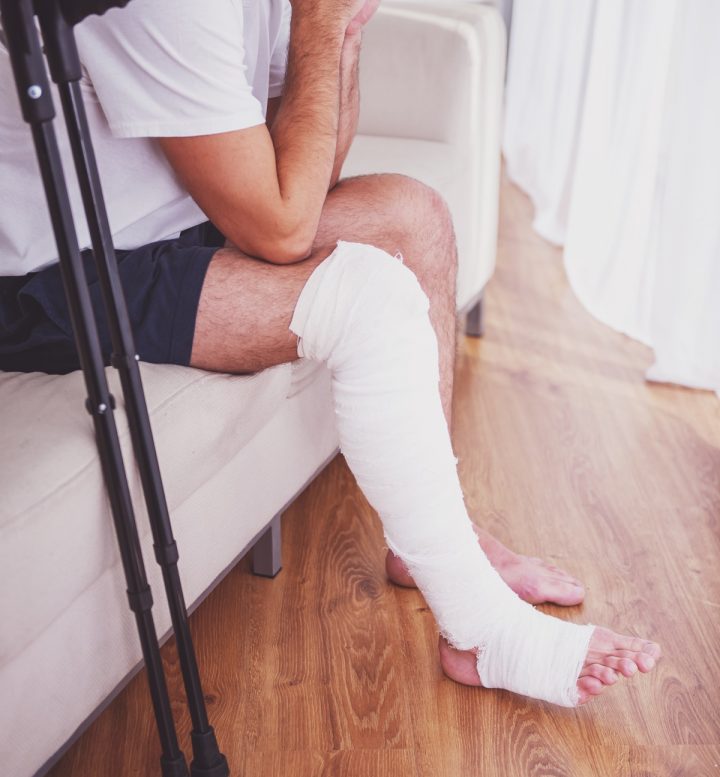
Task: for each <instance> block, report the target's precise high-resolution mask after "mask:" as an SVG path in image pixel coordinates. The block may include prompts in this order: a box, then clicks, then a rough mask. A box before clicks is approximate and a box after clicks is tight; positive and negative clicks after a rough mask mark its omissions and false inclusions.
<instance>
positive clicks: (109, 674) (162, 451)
mask: <svg viewBox="0 0 720 777" xmlns="http://www.w3.org/2000/svg"><path fill="white" fill-rule="evenodd" d="M503 64H504V31H503V28H502V23H501V21H500V17H499V15H498V14H497V12H496V11H495V10H494V9H492V8H490V7H486V6H482V5H480V6H478V5H472V4H464V3H457V2H442V0H441V2H438V3H437V4H435V5H432V4H424V5H423V6H422V8H420V7H415V6H412V5H408V4H404V5H403V6H402V7H396V6H388V7H387V8H383V9H382V10H381V11H380V12H379V14H378V16H377V18H376V19H375V20H374V21H373V23H372V25H371V27H370V29H369V30H368V32H367V35H366V44H365V54H364V60H363V66H362V90H363V108H362V119H361V134H360V136H359V137H358V138H357V140H356V143H355V145H354V147H353V150H352V152H351V156H350V159H349V160H348V165H347V168H346V174H353V175H354V174H358V173H364V172H373V171H397V172H402V173H406V174H408V175H412V176H414V177H417V178H420V179H421V180H424V181H426V182H427V183H430V184H432V185H434V186H435V187H436V188H437V189H438V190H439V191H440V192H441V193H443V194H444V195H445V197H446V199H447V200H448V202H449V204H450V207H451V210H452V212H453V215H454V218H455V221H456V225H457V233H458V242H459V246H460V280H459V285H458V304H459V306H460V308H461V309H467V308H471V307H472V306H473V305H474V304H475V303H476V302H477V301H478V299H479V296H480V293H481V292H482V288H483V286H484V284H485V282H486V280H487V278H488V277H489V275H490V273H491V272H492V267H493V264H494V245H495V234H496V224H497V188H498V169H499V168H498V164H499V139H498V124H499V117H500V110H499V103H500V94H501V89H502V79H503V72H502V71H503ZM142 372H143V378H144V383H145V389H146V394H147V398H148V404H149V407H150V412H151V419H152V425H153V429H154V432H155V436H156V442H157V447H158V453H159V459H160V464H161V469H162V471H163V475H164V479H165V487H166V492H167V495H168V501H169V505H170V509H171V515H172V519H173V528H174V532H175V535H176V538H177V541H178V545H179V549H180V573H181V576H182V580H183V585H184V588H185V595H186V599H187V601H188V603H190V604H191V606H192V607H194V606H197V604H198V603H199V602H200V601H201V600H202V598H203V597H204V595H206V593H207V592H208V591H209V590H210V589H211V588H212V587H213V586H214V585H215V583H216V582H217V581H218V579H219V578H221V577H222V576H223V575H224V574H225V572H226V571H227V570H228V569H229V568H231V567H232V566H233V565H234V564H235V563H236V561H237V559H238V558H240V557H241V556H242V555H243V554H244V553H245V552H246V551H247V550H248V549H249V548H251V547H253V546H255V548H256V550H255V570H256V571H257V572H259V573H261V574H267V575H273V574H275V573H276V572H277V571H278V569H279V566H280V559H279V529H280V522H279V517H278V516H279V515H280V513H281V512H282V510H283V508H284V507H285V506H286V505H287V504H289V503H290V502H291V501H292V500H293V499H294V498H295V496H296V495H297V494H298V493H299V492H300V491H301V490H302V489H303V488H304V487H305V486H306V485H307V483H308V482H310V481H311V480H312V478H313V477H314V476H315V474H316V473H317V472H318V471H319V470H321V469H322V468H323V467H324V465H325V463H326V462H327V461H328V460H329V459H330V458H331V457H332V456H333V455H334V454H335V452H336V450H337V445H338V441H337V436H336V432H335V427H334V420H333V412H332V404H331V397H330V386H329V380H328V374H327V372H326V371H325V369H324V368H319V367H316V366H314V365H312V364H310V363H307V362H304V361H298V362H296V363H294V364H292V365H290V364H287V365H282V366H280V367H277V368H273V369H270V370H266V371H264V372H261V373H258V374H256V375H252V376H229V375H220V374H212V373H205V372H201V371H199V370H193V369H186V368H181V367H172V366H158V365H148V364H145V365H142ZM108 373H109V376H110V379H111V385H112V388H113V393H114V394H115V396H116V397H117V398H118V401H119V412H118V418H119V424H120V429H121V436H122V442H123V447H124V450H125V451H126V456H127V457H128V458H129V449H130V445H129V440H128V433H127V429H126V427H125V424H124V415H123V412H122V401H121V400H120V398H121V392H120V390H119V386H118V382H117V379H116V375H115V374H114V371H112V370H109V371H108ZM83 401H84V391H83V387H82V378H81V375H80V374H79V373H72V374H70V375H65V376H48V375H44V374H39V373H35V374H20V373H0V429H2V437H3V446H2V448H1V449H0V473H2V474H1V475H0V477H1V478H2V480H1V482H0V487H1V489H2V498H1V499H0V590H1V591H2V595H1V598H0V624H2V626H1V628H0V698H1V699H2V704H1V705H0V732H1V733H0V762H2V764H3V769H4V773H5V774H11V775H13V777H26V776H27V775H32V774H42V773H44V772H45V771H46V769H47V768H48V765H49V764H51V763H52V762H54V760H56V758H57V755H58V753H60V752H62V750H63V749H64V748H65V747H66V746H67V744H68V742H70V741H72V740H73V738H75V737H76V736H77V735H78V732H80V731H82V730H83V728H84V727H85V726H86V725H87V723H88V722H89V720H90V719H92V717H93V715H94V714H97V712H98V710H99V709H101V708H102V706H103V705H104V704H106V703H107V702H108V701H109V700H110V699H111V698H112V697H113V695H114V694H115V693H116V692H117V690H118V689H119V688H121V687H122V686H123V684H124V683H125V682H126V681H127V679H128V678H129V677H130V676H131V675H132V674H133V673H134V672H135V671H137V669H138V667H139V659H140V650H139V645H138V640H137V635H136V632H135V624H134V620H133V618H132V616H131V613H130V612H129V610H128V607H127V600H126V596H125V584H124V580H123V576H122V569H121V565H120V561H119V556H118V552H117V549H116V545H115V536H114V532H113V528H112V522H111V519H110V516H109V511H108V508H107V502H106V498H105V495H104V490H103V485H102V481H101V475H100V468H99V464H98V461H97V456H96V452H95V447H94V441H93V436H92V427H91V421H90V417H89V416H88V415H87V413H86V412H85V410H84V407H83ZM130 481H131V489H132V492H133V495H134V499H135V504H136V505H137V506H138V509H137V518H138V524H139V529H140V533H141V539H142V544H143V550H144V554H145V559H146V566H147V570H148V576H149V580H150V584H151V586H152V589H153V591H154V594H155V596H154V598H155V607H154V609H153V613H154V616H155V621H156V625H157V629H158V632H159V633H160V634H167V632H168V629H169V623H170V619H169V614H168V611H167V606H166V604H165V602H164V592H163V588H162V583H161V576H160V570H159V567H158V566H157V564H156V563H155V562H154V558H153V553H152V547H151V537H150V531H149V527H148V524H147V519H146V516H145V513H144V510H143V509H142V507H141V505H142V498H141V488H140V484H139V478H138V477H137V473H136V472H135V471H134V469H133V470H132V471H131V475H130Z"/></svg>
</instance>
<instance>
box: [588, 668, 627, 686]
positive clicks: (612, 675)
mask: <svg viewBox="0 0 720 777" xmlns="http://www.w3.org/2000/svg"><path fill="white" fill-rule="evenodd" d="M580 677H594V678H595V679H596V680H600V682H601V683H602V684H603V685H614V684H615V683H616V682H617V681H618V675H617V672H616V671H615V670H614V669H611V668H610V667H609V666H604V665H603V664H589V665H588V666H585V667H583V670H582V672H581V673H580Z"/></svg>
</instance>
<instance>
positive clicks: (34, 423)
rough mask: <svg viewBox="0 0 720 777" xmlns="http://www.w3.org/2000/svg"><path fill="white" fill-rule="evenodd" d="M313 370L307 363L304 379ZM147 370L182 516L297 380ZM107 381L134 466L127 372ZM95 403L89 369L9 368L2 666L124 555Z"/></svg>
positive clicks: (0, 544) (132, 477)
mask: <svg viewBox="0 0 720 777" xmlns="http://www.w3.org/2000/svg"><path fill="white" fill-rule="evenodd" d="M311 367H312V365H303V364H302V363H298V368H297V372H298V377H299V379H301V381H302V382H307V380H308V370H310V369H311ZM142 375H143V382H144V386H145V393H146V398H147V402H148V407H149V410H150V417H151V424H152V427H153V431H154V434H155V440H156V445H157V449H158V457H159V461H160V468H161V471H162V473H163V477H164V484H165V490H166V494H167V499H168V504H169V507H170V510H171V512H172V511H173V509H174V508H176V507H177V506H178V505H180V504H182V503H183V502H184V501H185V500H187V499H188V498H190V497H191V496H192V494H193V493H194V492H195V491H196V490H197V489H198V488H200V487H201V486H202V484H203V483H204V482H206V481H207V480H209V479H210V478H211V477H212V476H213V475H214V473H215V472H216V471H217V470H218V469H220V468H221V467H222V466H223V465H224V464H225V463H226V462H227V461H228V460H230V459H231V458H232V457H233V456H235V455H236V453H237V452H238V451H239V450H240V449H241V448H242V447H243V446H245V444H246V443H247V442H248V441H249V440H251V439H252V437H253V436H254V435H255V434H256V433H257V432H258V431H259V430H260V429H262V428H263V426H264V425H265V424H266V423H267V422H268V420H269V419H270V418H271V416H272V415H273V414H274V413H275V411H276V410H277V408H278V406H279V405H280V404H281V403H282V402H283V401H284V400H285V398H286V397H287V396H288V395H289V394H290V393H291V391H293V386H294V381H293V368H292V367H291V365H289V364H286V365H281V366H279V367H275V368H272V369H269V370H265V371H263V372H260V373H257V374H254V375H245V376H230V375H222V374H218V373H207V372H202V371H200V370H195V369H190V368H186V367H177V366H168V365H154V364H143V365H142ZM108 377H109V380H110V384H111V391H112V393H113V394H114V396H115V397H116V399H117V401H118V410H119V412H118V413H116V418H117V421H118V429H119V434H120V439H121V445H122V448H123V452H124V455H125V460H126V462H130V461H131V445H130V439H129V430H128V428H127V424H126V421H125V416H124V411H123V402H122V392H121V391H120V387H119V381H118V379H117V373H116V372H115V371H114V370H108ZM84 400H85V391H84V385H83V381H82V374H81V373H80V372H74V373H71V374H69V375H45V374H42V373H27V374H23V373H0V428H1V429H2V435H3V445H2V448H0V470H1V471H2V473H3V484H4V487H3V495H2V499H1V500H0V537H1V541H0V568H2V570H3V579H4V581H6V584H5V585H4V590H3V596H2V605H0V607H1V609H0V622H2V624H3V628H2V629H0V664H3V663H5V662H6V661H8V660H10V659H11V658H12V657H13V656H15V655H17V654H18V653H19V652H20V651H22V650H23V648H24V647H25V646H26V645H27V644H28V643H29V642H30V641H31V640H32V639H33V638H34V637H35V635H36V634H37V633H38V631H39V630H41V629H43V628H45V627H46V626H47V625H48V623H49V622H50V621H51V620H52V619H53V618H55V617H57V615H58V614H59V612H61V611H62V610H63V609H64V608H65V607H67V606H69V605H70V603H72V602H73V601H74V600H75V599H76V598H77V596H78V595H79V594H80V593H82V591H83V590H85V589H86V588H87V587H88V586H90V585H91V584H92V583H93V581H95V580H96V579H97V578H98V577H99V576H100V575H101V574H102V573H103V571H104V570H105V569H106V568H107V567H108V566H110V565H112V564H114V563H116V560H117V548H116V542H115V536H114V531H112V530H108V527H109V522H110V516H109V510H108V506H107V498H106V495H105V491H104V488H103V482H102V478H101V473H100V466H99V462H98V457H97V451H96V448H95V440H94V435H93V427H92V421H91V418H90V416H89V415H88V414H87V412H86V411H85V409H84ZM128 470H129V473H128V479H129V482H130V487H131V491H132V494H133V498H134V504H135V506H136V518H137V521H138V527H139V531H140V535H141V537H142V536H145V535H147V534H149V532H150V529H149V525H148V522H147V519H146V517H145V516H146V514H145V510H144V505H143V503H142V490H141V484H140V479H139V475H138V473H137V471H136V468H135V467H134V465H133V466H131V467H128ZM146 563H147V564H150V563H154V560H152V559H146ZM49 581H52V583H50V582H49ZM8 583H9V584H10V587H9V588H8V586H7V584H8ZM19 601H20V602H22V606H18V602H19Z"/></svg>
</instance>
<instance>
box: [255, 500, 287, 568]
mask: <svg viewBox="0 0 720 777" xmlns="http://www.w3.org/2000/svg"><path fill="white" fill-rule="evenodd" d="M281 517H282V514H281V513H278V514H277V515H276V516H275V517H274V518H273V519H272V521H270V525H269V526H268V527H267V529H266V530H265V532H264V534H263V535H262V537H260V539H259V540H258V541H257V542H256V543H255V545H253V549H252V554H253V557H252V571H253V573H254V574H256V575H260V576H262V577H275V575H277V573H278V572H279V571H280V570H281V569H282V559H281V555H280V536H281V535H280V519H281Z"/></svg>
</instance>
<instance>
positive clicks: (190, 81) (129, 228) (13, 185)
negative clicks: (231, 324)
mask: <svg viewBox="0 0 720 777" xmlns="http://www.w3.org/2000/svg"><path fill="white" fill-rule="evenodd" d="M289 29H290V4H289V2H288V0H209V2H200V0H132V2H131V3H129V5H128V6H127V7H126V8H124V9H114V10H112V11H108V12H107V13H106V14H105V15H104V16H94V17H89V18H87V19H86V20H85V21H83V22H82V23H81V24H80V25H78V27H77V28H76V38H77V42H78V48H79V50H80V59H81V61H82V64H83V70H84V76H83V79H82V81H81V87H82V92H83V96H84V98H85V106H86V110H87V114H88V122H89V124H90V130H91V133H92V138H93V143H94V147H95V152H96V156H97V159H98V167H99V169H100V176H101V181H102V184H103V191H104V193H105V200H106V204H107V208H108V214H109V218H110V226H111V230H112V233H113V238H114V241H115V246H116V247H117V248H136V247H137V246H140V245H144V244H145V243H149V242H152V241H153V240H161V239H163V238H166V237H171V236H173V235H176V234H177V233H178V232H180V231H181V230H183V229H185V228H187V227H190V226H193V225H195V224H199V223H201V222H202V221H204V220H205V219H206V216H205V215H204V214H203V212H202V211H201V210H200V208H198V206H197V205H196V204H195V202H194V201H193V200H192V199H191V197H190V196H189V195H188V193H187V192H186V191H185V189H184V188H183V187H182V185H181V184H180V183H179V181H178V180H177V178H176V176H175V175H174V173H173V171H172V168H171V167H170V165H169V164H168V162H167V161H166V160H165V157H164V156H163V154H162V152H161V151H160V148H159V145H158V143H157V141H155V140H153V138H157V137H176V136H187V135H208V134H214V133H218V132H228V131H231V130H236V129H242V128H245V127H252V126H255V125H258V124H262V123H263V122H264V121H265V111H266V108H267V101H268V98H269V97H277V96H279V95H280V93H281V90H282V84H283V80H284V77H285V65H286V60H287V46H288V38H289ZM54 97H55V106H56V110H57V111H58V113H60V112H61V111H60V101H59V98H58V95H57V93H55V94H54ZM0 105H1V106H2V111H1V112H0V276H2V275H24V274H25V273H28V272H32V271H34V270H37V269H41V268H42V267H45V266H46V265H48V264H52V263H53V262H55V261H56V260H57V249H56V247H55V241H54V238H53V234H52V229H51V225H50V219H49V216H48V214H47V208H46V204H45V195H44V192H43V189H42V185H41V181H40V174H39V170H38V166H37V161H36V158H35V152H34V148H33V144H32V139H31V134H30V128H29V126H28V125H27V124H25V122H24V121H23V120H22V117H21V114H20V107H19V103H18V99H17V93H16V90H15V84H14V81H13V77H12V71H11V68H10V63H9V58H8V54H7V51H6V50H5V48H4V47H3V46H2V44H0ZM55 130H56V134H57V136H58V141H59V145H60V149H61V154H62V157H63V161H64V162H65V171H66V178H67V182H68V188H69V190H70V194H71V202H72V208H73V214H74V215H75V223H76V225H77V227H78V238H79V243H80V247H81V248H86V247H88V246H89V245H90V239H89V235H88V230H87V226H86V223H85V218H84V215H83V211H82V202H81V199H80V192H79V189H78V186H77V183H76V181H75V173H74V169H73V167H72V156H71V154H70V151H69V143H68V141H67V139H66V133H65V128H64V122H63V121H62V119H60V120H56V122H55ZM238 174H241V171H239V172H238ZM248 185H251V182H249V184H248Z"/></svg>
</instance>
